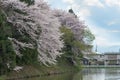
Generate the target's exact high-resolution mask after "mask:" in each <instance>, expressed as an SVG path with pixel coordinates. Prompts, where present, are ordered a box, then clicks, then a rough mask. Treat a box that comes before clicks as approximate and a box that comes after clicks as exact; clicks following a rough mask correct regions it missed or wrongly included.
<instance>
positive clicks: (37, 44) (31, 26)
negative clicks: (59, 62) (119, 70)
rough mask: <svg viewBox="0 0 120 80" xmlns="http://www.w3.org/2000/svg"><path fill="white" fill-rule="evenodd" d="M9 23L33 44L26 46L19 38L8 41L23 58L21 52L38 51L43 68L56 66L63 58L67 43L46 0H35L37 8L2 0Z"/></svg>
mask: <svg viewBox="0 0 120 80" xmlns="http://www.w3.org/2000/svg"><path fill="white" fill-rule="evenodd" d="M1 5H2V8H3V10H4V12H5V14H6V17H7V21H8V22H9V23H11V24H12V25H13V28H15V29H16V30H17V31H18V32H19V34H20V35H22V36H24V35H28V36H29V37H30V39H31V40H30V41H29V42H23V41H20V40H19V39H16V38H15V37H8V39H9V40H10V41H11V42H12V44H13V48H14V51H15V52H16V54H17V55H18V56H19V57H22V53H21V51H20V49H21V48H23V49H25V48H26V47H27V48H31V49H34V48H37V51H38V53H39V55H38V60H39V61H40V62H42V63H43V64H45V65H47V64H46V63H49V64H55V63H56V58H57V56H60V55H61V54H62V53H60V50H61V48H62V47H63V42H62V41H61V40H60V36H61V35H62V34H61V33H60V31H59V27H60V26H61V25H60V22H59V21H58V19H57V18H56V17H55V16H54V15H53V12H52V10H51V9H50V8H49V6H48V5H47V4H46V3H45V2H43V0H35V2H34V5H30V6H28V5H27V4H26V3H24V2H21V1H19V0H1Z"/></svg>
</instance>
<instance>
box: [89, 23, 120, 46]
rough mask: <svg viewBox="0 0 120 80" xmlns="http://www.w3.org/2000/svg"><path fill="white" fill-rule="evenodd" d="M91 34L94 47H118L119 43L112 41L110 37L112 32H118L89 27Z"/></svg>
mask: <svg viewBox="0 0 120 80" xmlns="http://www.w3.org/2000/svg"><path fill="white" fill-rule="evenodd" d="M89 27H90V30H91V32H92V33H93V34H94V35H95V41H94V43H93V44H94V45H96V44H97V45H98V47H112V46H120V42H119V41H114V40H113V36H111V34H112V32H120V31H119V30H111V31H110V30H106V29H104V28H101V27H96V26H93V25H92V26H89Z"/></svg>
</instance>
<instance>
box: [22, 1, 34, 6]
mask: <svg viewBox="0 0 120 80" xmlns="http://www.w3.org/2000/svg"><path fill="white" fill-rule="evenodd" d="M20 1H22V2H25V3H27V4H28V5H32V4H34V0H20Z"/></svg>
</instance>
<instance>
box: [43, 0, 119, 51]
mask: <svg viewBox="0 0 120 80" xmlns="http://www.w3.org/2000/svg"><path fill="white" fill-rule="evenodd" d="M45 1H47V2H48V4H49V5H50V6H51V7H52V8H58V9H63V10H66V11H67V10H68V9H70V8H72V9H73V10H74V12H75V13H76V14H77V15H78V16H79V18H80V20H84V21H85V23H86V25H88V27H89V28H90V30H91V32H92V33H93V34H94V35H95V37H96V39H95V41H94V42H93V44H94V45H97V46H98V52H100V53H104V52H118V51H119V48H120V37H119V35H120V0H45Z"/></svg>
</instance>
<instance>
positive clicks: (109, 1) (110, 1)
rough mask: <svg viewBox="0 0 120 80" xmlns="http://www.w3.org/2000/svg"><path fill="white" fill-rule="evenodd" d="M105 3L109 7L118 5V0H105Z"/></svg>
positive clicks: (119, 3)
mask: <svg viewBox="0 0 120 80" xmlns="http://www.w3.org/2000/svg"><path fill="white" fill-rule="evenodd" d="M105 4H106V5H107V6H109V7H112V6H119V7H120V0H105Z"/></svg>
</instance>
